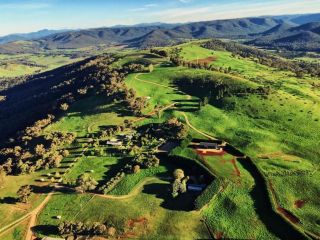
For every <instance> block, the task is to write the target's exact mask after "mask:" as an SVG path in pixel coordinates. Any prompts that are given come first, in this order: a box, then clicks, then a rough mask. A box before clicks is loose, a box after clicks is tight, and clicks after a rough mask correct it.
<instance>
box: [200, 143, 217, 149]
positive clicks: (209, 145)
mask: <svg viewBox="0 0 320 240" xmlns="http://www.w3.org/2000/svg"><path fill="white" fill-rule="evenodd" d="M199 148H206V149H215V150H219V149H221V147H220V146H219V144H218V143H211V142H200V143H199Z"/></svg>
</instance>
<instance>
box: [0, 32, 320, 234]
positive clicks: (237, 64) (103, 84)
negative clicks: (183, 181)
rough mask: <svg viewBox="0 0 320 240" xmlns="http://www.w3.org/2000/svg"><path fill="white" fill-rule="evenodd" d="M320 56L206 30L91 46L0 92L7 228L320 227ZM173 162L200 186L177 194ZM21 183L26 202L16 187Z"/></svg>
mask: <svg viewBox="0 0 320 240" xmlns="http://www.w3.org/2000/svg"><path fill="white" fill-rule="evenodd" d="M180 27H181V26H180ZM156 31H157V30H156ZM181 31H182V30H181ZM156 34H158V33H156ZM156 36H157V35H156ZM160 36H161V35H160ZM151 37H152V36H151ZM159 45H161V44H159ZM244 53H246V54H244ZM308 64H309V65H308ZM296 66H298V67H299V68H301V69H302V70H303V71H304V72H303V74H300V72H299V74H298V72H297V71H296ZM313 70H314V65H313V63H305V62H304V61H301V60H300V61H294V60H289V59H285V58H283V57H280V56H278V55H277V54H276V53H270V52H265V51H263V50H257V49H255V48H250V47H247V46H243V45H240V44H235V43H228V42H221V41H214V40H213V41H211V40H210V41H208V40H202V41H192V42H189V43H185V44H180V45H176V46H172V47H158V48H155V49H151V50H144V51H142V50H130V51H127V50H124V51H118V52H115V53H112V54H104V55H101V56H98V57H92V58H89V59H85V60H82V61H80V62H76V63H73V64H70V65H66V66H63V67H60V68H57V69H54V70H52V71H49V72H44V73H41V74H38V75H35V76H32V77H30V79H29V80H28V81H27V82H26V83H24V84H21V85H17V86H15V87H13V88H9V89H8V90H6V91H2V92H0V95H1V96H5V97H6V98H5V99H4V101H1V102H0V113H1V115H0V116H1V118H0V131H1V132H2V133H3V134H2V136H1V145H2V147H3V149H2V150H1V151H0V165H1V166H2V167H3V171H5V172H6V175H7V176H4V178H3V179H4V180H5V181H4V182H1V178H0V184H2V185H0V186H2V188H1V187H0V197H1V199H2V200H1V201H0V212H5V211H6V208H10V213H8V214H7V215H6V218H5V219H3V220H2V221H1V222H0V238H2V237H4V238H8V239H10V237H11V238H14V236H19V237H20V238H21V235H23V232H25V231H26V232H28V231H30V229H29V228H30V226H26V225H25V224H24V220H25V219H26V218H27V217H32V216H36V219H37V221H36V223H35V224H34V225H32V226H31V227H32V231H34V233H35V234H36V236H38V237H44V236H55V237H57V236H61V235H62V236H64V237H65V236H67V235H72V233H71V232H70V231H69V230H68V227H69V226H71V225H72V224H75V227H74V228H73V231H74V234H80V235H82V234H83V235H90V234H91V235H101V236H104V237H109V238H139V239H221V238H226V239H316V238H317V237H318V236H319V234H320V225H319V217H320V216H319V211H318V210H319V203H318V196H319V189H318V185H319V181H320V179H319V177H320V172H319V159H320V152H319V149H318V148H317V147H316V146H317V144H318V140H319V139H320V135H319V131H318V129H319V127H320V122H319V119H320V110H319V109H320V108H319V103H320V92H319V77H318V75H317V72H316V71H313ZM47 114H52V115H54V118H53V117H49V116H47ZM37 120H41V121H37ZM28 126H29V127H28ZM18 130H20V131H19V132H17V131H18ZM9 138H11V139H10V140H9V141H7V139H9ZM118 142H121V143H120V144H117V143H118ZM203 142H207V144H208V143H209V144H213V143H217V144H218V145H219V147H220V148H222V149H221V152H219V151H218V152H214V153H213V154H212V153H210V152H209V153H207V151H210V150H211V151H212V149H210V147H208V148H209V149H206V147H204V148H205V149H201V147H199V146H201V145H203V144H204V143H203ZM39 144H43V147H44V148H45V151H44V153H42V151H39V149H40V150H41V149H42V147H39ZM163 146H166V147H164V149H169V150H164V151H161V149H162V147H163ZM210 146H211V145H210ZM66 150H67V153H68V154H66ZM159 150H160V151H159ZM216 150H217V149H216ZM167 151H168V152H167ZM59 156H61V158H60V157H59ZM9 158H10V159H9ZM57 158H58V160H59V161H57ZM40 160H41V161H40ZM175 169H182V170H183V171H184V173H185V175H187V176H189V177H190V178H189V179H187V180H188V184H196V186H199V185H200V186H201V185H202V184H204V186H205V187H204V191H200V192H198V193H195V192H192V191H190V190H189V191H187V192H185V193H183V191H182V193H180V194H179V195H178V196H177V197H175V198H174V197H173V195H172V193H173V190H174V185H172V183H173V182H174V181H175V179H176V181H177V180H179V179H178V178H174V176H173V172H174V170H175ZM179 181H180V180H179ZM179 181H178V182H179ZM83 183H85V184H88V185H85V184H83ZM23 185H31V186H32V192H33V193H32V194H31V198H30V202H29V204H27V203H19V202H17V201H16V197H17V194H16V192H17V190H18V189H19V188H20V187H21V186H23ZM92 185H93V187H92ZM189 186H190V185H189ZM84 187H88V188H87V189H83V188H84ZM89 187H92V188H89ZM180 187H181V185H180ZM180 190H181V189H180ZM180 190H179V191H180ZM44 195H45V196H46V199H47V201H46V200H43V199H44V198H45V197H44ZM41 202H42V203H43V206H42V207H41V208H39V209H38V208H37V206H39V205H40V204H41ZM40 206H41V205H40ZM18 208H24V211H23V213H22V212H20V211H19V210H18ZM32 209H36V210H32ZM37 209H38V211H37ZM28 214H29V215H28ZM24 217H25V218H24ZM14 221H17V222H16V225H14V226H10V223H12V222H14ZM70 224H71V225H70ZM97 224H98V225H99V227H98V225H97ZM2 228H5V231H4V230H2ZM13 229H17V230H16V231H13ZM68 231H69V232H68Z"/></svg>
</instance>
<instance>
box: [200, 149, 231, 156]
mask: <svg viewBox="0 0 320 240" xmlns="http://www.w3.org/2000/svg"><path fill="white" fill-rule="evenodd" d="M195 151H196V153H197V154H198V155H200V156H223V155H225V154H226V152H225V151H222V152H207V153H203V152H202V151H201V150H198V149H196V150H195Z"/></svg>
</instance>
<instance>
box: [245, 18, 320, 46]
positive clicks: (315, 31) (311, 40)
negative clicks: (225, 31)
mask: <svg viewBox="0 0 320 240" xmlns="http://www.w3.org/2000/svg"><path fill="white" fill-rule="evenodd" d="M255 37H256V39H254V40H252V41H249V42H247V43H248V44H252V45H255V46H261V47H273V48H274V47H277V48H285V49H289V50H298V51H320V21H319V22H311V23H306V24H302V25H299V26H295V25H291V24H288V23H286V22H284V23H281V24H278V25H277V26H275V27H273V28H271V29H270V30H268V31H266V32H263V33H261V34H257V35H256V36H255Z"/></svg>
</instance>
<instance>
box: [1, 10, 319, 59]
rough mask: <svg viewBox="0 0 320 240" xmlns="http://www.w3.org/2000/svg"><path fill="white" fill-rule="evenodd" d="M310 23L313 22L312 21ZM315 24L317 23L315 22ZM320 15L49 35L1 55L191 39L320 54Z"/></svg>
mask: <svg viewBox="0 0 320 240" xmlns="http://www.w3.org/2000/svg"><path fill="white" fill-rule="evenodd" d="M308 19H309V20H308ZM314 21H315V22H314ZM319 24H320V14H310V15H291V16H276V17H256V18H241V19H229V20H214V21H206V22H195V23H186V24H172V25H171V24H162V23H151V24H139V25H135V26H115V27H110V28H97V29H87V30H73V31H63V32H58V33H51V34H49V32H46V33H45V34H47V35H46V36H41V37H34V36H33V37H32V39H33V40H30V41H29V42H28V44H25V45H23V44H20V43H17V42H11V43H7V44H3V45H0V53H20V52H28V51H39V50H45V49H70V48H82V47H88V46H97V45H127V46H129V47H136V48H149V47H157V46H167V45H173V44H176V43H180V42H184V41H186V40H190V39H207V38H227V39H236V40H242V41H244V42H246V43H247V44H252V45H256V46H262V47H269V48H284V49H290V50H302V51H319V50H320V35H319V34H320V31H319V30H320V26H319Z"/></svg>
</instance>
